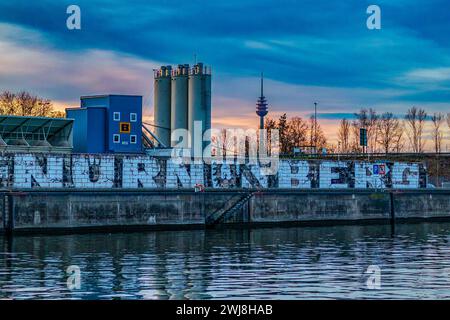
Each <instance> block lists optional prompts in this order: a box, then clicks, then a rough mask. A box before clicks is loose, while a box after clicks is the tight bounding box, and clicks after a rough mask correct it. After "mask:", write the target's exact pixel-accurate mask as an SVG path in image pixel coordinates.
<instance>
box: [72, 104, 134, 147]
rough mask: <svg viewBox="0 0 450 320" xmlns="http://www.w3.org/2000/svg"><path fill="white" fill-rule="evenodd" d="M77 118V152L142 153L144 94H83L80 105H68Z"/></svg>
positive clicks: (75, 141) (73, 116)
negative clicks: (72, 106) (87, 95)
mask: <svg viewBox="0 0 450 320" xmlns="http://www.w3.org/2000/svg"><path fill="white" fill-rule="evenodd" d="M66 115H67V118H72V119H74V120H75V121H74V128H73V141H74V149H73V150H74V152H81V153H85V152H86V153H141V152H142V97H141V96H127V95H104V96H92V97H81V107H80V108H70V109H66Z"/></svg>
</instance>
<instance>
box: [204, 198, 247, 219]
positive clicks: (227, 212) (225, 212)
mask: <svg viewBox="0 0 450 320" xmlns="http://www.w3.org/2000/svg"><path fill="white" fill-rule="evenodd" d="M253 194H254V193H248V194H246V195H244V196H242V197H240V198H239V199H238V201H236V202H235V203H234V204H233V205H232V206H231V207H229V208H226V209H220V210H218V211H216V212H215V213H213V214H211V215H209V216H207V217H206V225H207V226H215V225H218V224H221V223H224V222H225V221H227V220H228V219H229V218H231V217H233V216H234V215H235V214H237V213H238V212H239V210H240V209H242V207H243V206H244V205H245V204H246V203H247V202H248V201H249V200H250V199H251V198H252V197H253Z"/></svg>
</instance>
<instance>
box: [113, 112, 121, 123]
mask: <svg viewBox="0 0 450 320" xmlns="http://www.w3.org/2000/svg"><path fill="white" fill-rule="evenodd" d="M114 121H120V112H114Z"/></svg>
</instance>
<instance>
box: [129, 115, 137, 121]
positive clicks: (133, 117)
mask: <svg viewBox="0 0 450 320" xmlns="http://www.w3.org/2000/svg"><path fill="white" fill-rule="evenodd" d="M136 121H137V114H136V113H130V122H136Z"/></svg>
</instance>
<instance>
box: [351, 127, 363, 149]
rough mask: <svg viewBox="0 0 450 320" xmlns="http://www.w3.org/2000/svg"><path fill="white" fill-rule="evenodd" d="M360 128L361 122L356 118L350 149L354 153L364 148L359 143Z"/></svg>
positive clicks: (352, 128) (352, 129)
mask: <svg viewBox="0 0 450 320" xmlns="http://www.w3.org/2000/svg"><path fill="white" fill-rule="evenodd" d="M359 129H360V124H359V122H358V121H356V120H354V121H352V127H351V137H352V139H351V143H350V150H351V152H353V153H360V152H361V151H362V148H361V146H360V145H359Z"/></svg>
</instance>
